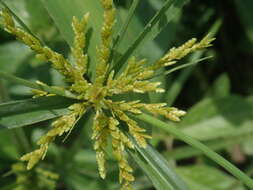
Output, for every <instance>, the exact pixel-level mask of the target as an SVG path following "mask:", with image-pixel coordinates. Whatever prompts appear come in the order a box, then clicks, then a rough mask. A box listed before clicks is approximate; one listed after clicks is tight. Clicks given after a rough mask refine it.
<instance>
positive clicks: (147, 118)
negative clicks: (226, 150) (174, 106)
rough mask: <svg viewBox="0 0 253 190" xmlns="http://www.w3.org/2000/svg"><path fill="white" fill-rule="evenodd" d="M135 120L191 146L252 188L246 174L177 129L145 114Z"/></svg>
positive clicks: (137, 116) (251, 181)
mask: <svg viewBox="0 0 253 190" xmlns="http://www.w3.org/2000/svg"><path fill="white" fill-rule="evenodd" d="M134 117H136V118H137V119H140V120H142V121H144V122H147V123H149V124H151V125H153V126H154V127H157V128H160V129H162V130H164V131H166V132H167V133H169V134H172V135H173V136H175V137H177V138H179V139H181V140H182V141H184V142H185V143H187V144H189V145H191V146H192V147H194V148H196V149H198V150H200V151H201V152H203V154H205V155H206V156H208V157H209V158H210V159H212V160H213V161H215V162H216V163H217V164H219V165H220V166H222V167H223V168H225V169H226V170H227V171H229V172H230V173H231V174H233V175H234V176H235V177H237V178H238V179H239V180H241V181H242V182H243V183H244V184H245V185H247V186H248V187H249V188H251V189H252V188H253V180H252V179H251V178H250V177H248V176H247V175H246V174H244V173H243V172H242V171H240V170H239V169H238V168H237V167H235V166H234V165H233V164H231V163H230V162H229V161H227V160H226V159H224V158H223V157H222V156H220V155H219V154H217V153H215V152H214V151H212V150H211V149H210V148H208V147H207V146H205V145H204V144H202V143H201V142H199V141H197V140H195V139H194V138H192V137H190V136H187V135H185V134H184V133H183V132H181V131H180V130H179V129H177V128H176V127H174V126H170V125H168V124H167V123H165V122H163V121H161V120H159V119H156V118H154V117H152V116H149V115H147V114H141V115H135V116H134Z"/></svg>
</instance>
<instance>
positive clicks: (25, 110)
mask: <svg viewBox="0 0 253 190" xmlns="http://www.w3.org/2000/svg"><path fill="white" fill-rule="evenodd" d="M73 102H74V101H73V100H71V99H67V98H63V97H57V96H55V97H42V98H36V99H28V100H20V101H13V102H7V103H3V104H0V129H6V128H7V129H11V128H16V127H23V126H27V125H31V124H34V123H38V122H41V121H46V120H49V119H53V118H56V117H59V116H61V115H64V114H66V113H68V112H69V110H68V109H67V107H68V106H69V105H71V104H72V103H73Z"/></svg>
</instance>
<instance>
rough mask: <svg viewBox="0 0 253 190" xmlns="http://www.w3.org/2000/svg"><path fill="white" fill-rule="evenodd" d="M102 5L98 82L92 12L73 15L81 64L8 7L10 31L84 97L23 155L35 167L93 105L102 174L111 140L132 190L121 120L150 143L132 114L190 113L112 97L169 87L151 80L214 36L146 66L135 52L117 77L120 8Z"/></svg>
mask: <svg viewBox="0 0 253 190" xmlns="http://www.w3.org/2000/svg"><path fill="white" fill-rule="evenodd" d="M101 4H102V6H103V8H104V23H103V26H102V29H101V44H100V45H99V46H98V48H97V66H96V78H95V81H94V82H93V83H91V82H89V81H87V80H86V79H85V78H84V75H85V74H86V73H87V65H88V55H87V54H86V53H84V52H83V50H84V47H85V41H86V37H85V33H86V29H87V23H88V18H89V13H87V14H85V15H84V17H83V18H82V19H81V20H78V19H77V18H76V17H73V22H72V27H73V30H74V34H75V38H74V45H73V48H72V49H71V52H72V56H73V58H74V60H75V63H74V64H70V62H69V61H68V60H66V59H65V58H64V57H63V56H62V55H61V54H59V53H56V52H54V51H53V50H51V49H50V48H48V47H44V46H42V45H41V44H40V42H39V41H38V40H37V39H36V38H34V37H33V36H31V35H30V34H28V33H26V32H24V31H23V30H22V29H20V28H18V27H16V26H15V23H14V21H13V19H12V17H11V15H10V13H9V12H8V10H3V12H2V17H3V19H4V26H5V29H6V31H8V32H10V33H12V34H13V35H15V36H16V37H17V38H18V39H19V40H21V41H22V42H23V43H25V44H26V45H28V46H29V47H30V48H31V49H32V50H33V51H35V52H36V53H37V56H38V57H39V58H42V59H43V60H46V61H48V62H51V63H52V66H53V67H54V68H55V69H56V70H58V71H59V72H60V73H61V74H62V75H63V76H64V77H65V79H66V81H67V82H69V83H70V86H69V87H67V90H69V91H71V92H72V93H74V94H76V95H77V99H78V100H79V103H76V104H73V105H72V106H70V107H69V110H70V113H69V114H67V115H64V116H62V117H60V118H58V119H57V120H56V121H54V122H53V123H52V128H51V129H50V130H49V131H48V133H47V134H46V135H45V136H43V137H41V139H40V140H39V141H38V145H39V149H37V150H35V151H33V152H31V153H28V154H26V155H24V156H23V157H22V158H21V160H23V161H28V165H27V168H28V169H31V168H32V167H33V166H34V165H35V164H36V163H37V162H38V161H39V160H41V159H43V158H44V157H45V155H46V152H47V149H48V147H49V145H50V143H51V142H53V141H54V139H55V138H56V137H57V136H61V135H62V134H64V133H69V132H71V130H72V128H73V127H74V125H75V124H76V122H77V121H78V120H79V119H80V118H81V117H82V116H83V115H84V113H85V112H86V111H87V109H90V108H91V109H93V110H94V112H95V117H94V121H93V135H92V139H93V141H94V150H95V151H96V158H97V163H98V170H99V174H100V176H101V177H102V178H105V177H106V153H105V149H106V146H107V144H108V143H109V142H111V146H112V150H113V154H114V156H115V159H116V160H117V161H118V167H119V181H120V183H121V184H122V188H121V189H122V190H130V189H131V182H132V181H134V176H133V169H132V168H131V167H130V166H129V164H128V162H127V159H126V156H125V152H124V150H125V149H126V148H128V149H134V145H133V143H132V141H131V140H130V139H129V138H128V137H127V136H126V135H125V132H126V131H124V130H123V128H122V127H121V126H122V125H121V124H123V123H124V124H125V125H126V126H127V127H128V133H129V134H130V135H131V136H132V137H133V138H134V139H135V141H136V142H137V143H138V145H139V146H141V147H143V148H145V147H146V144H147V139H150V138H151V136H149V135H148V134H147V133H146V130H145V129H143V128H141V127H140V126H139V124H138V122H137V121H135V120H133V119H132V118H131V117H130V116H129V114H141V113H142V112H143V111H147V112H150V113H152V114H154V115H161V116H164V117H165V118H167V119H169V120H172V121H176V122H177V121H180V118H181V117H182V116H183V115H185V112H184V111H182V110H178V109H177V108H174V107H167V106H166V103H158V104H148V103H142V102H140V101H139V100H135V101H129V102H127V101H113V99H112V97H113V96H115V95H118V94H125V93H129V92H133V93H147V92H156V93H162V92H164V89H162V88H161V87H159V86H160V83H159V82H152V81H151V80H150V79H151V78H152V77H154V75H155V72H156V71H158V70H159V69H161V68H162V67H165V66H169V65H172V64H175V63H176V62H177V61H178V60H179V59H181V58H183V57H185V56H186V55H188V54H189V53H192V52H194V51H196V50H199V49H202V48H206V47H209V46H210V45H211V42H212V40H213V39H209V38H204V39H203V40H201V41H200V42H197V40H196V39H195V38H193V39H191V40H189V41H188V42H186V43H185V44H183V45H182V46H180V47H178V48H172V49H171V50H169V51H168V52H167V53H166V54H165V55H164V56H163V57H162V58H161V59H159V60H158V61H156V62H155V63H154V64H152V65H150V66H147V65H146V61H145V60H137V59H136V58H135V57H132V58H130V59H129V60H128V65H127V67H126V68H125V69H124V70H123V72H121V73H120V74H119V75H117V76H115V74H114V71H109V64H110V63H109V61H110V56H111V47H112V36H113V26H114V23H115V8H114V6H113V1H112V0H101ZM35 93H36V94H37V96H43V95H49V93H47V92H43V91H36V92H35ZM108 139H111V141H108Z"/></svg>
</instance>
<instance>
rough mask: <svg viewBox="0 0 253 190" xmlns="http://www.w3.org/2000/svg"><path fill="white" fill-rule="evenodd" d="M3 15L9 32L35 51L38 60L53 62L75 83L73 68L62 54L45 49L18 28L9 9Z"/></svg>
mask: <svg viewBox="0 0 253 190" xmlns="http://www.w3.org/2000/svg"><path fill="white" fill-rule="evenodd" d="M1 15H2V17H3V23H4V27H5V29H6V31H7V32H9V33H11V34H13V35H14V36H16V37H17V39H18V40H20V41H22V42H23V43H24V44H26V45H27V46H29V47H30V48H31V49H32V50H33V51H35V52H36V53H37V57H38V58H40V59H42V60H44V61H48V62H51V63H52V64H53V67H54V68H55V69H56V70H58V71H59V72H60V73H61V74H62V75H64V76H65V77H66V79H68V81H74V74H73V68H72V66H71V65H70V63H68V61H67V60H66V59H65V58H64V57H63V56H62V55H61V54H59V53H56V52H54V51H53V50H51V49H50V48H48V47H43V46H42V45H41V43H40V41H39V40H38V39H36V38H35V37H33V36H32V35H31V34H29V33H27V32H25V31H23V30H22V29H20V28H18V27H16V26H15V23H14V20H13V18H12V16H11V14H10V13H9V11H8V10H7V9H4V10H3V11H2V14H1Z"/></svg>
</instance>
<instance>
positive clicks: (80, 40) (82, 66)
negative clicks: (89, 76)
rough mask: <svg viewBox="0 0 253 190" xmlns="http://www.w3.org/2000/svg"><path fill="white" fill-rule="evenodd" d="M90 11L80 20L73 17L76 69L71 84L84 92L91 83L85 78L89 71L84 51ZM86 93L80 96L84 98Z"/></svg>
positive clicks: (75, 90) (72, 88) (73, 89)
mask: <svg viewBox="0 0 253 190" xmlns="http://www.w3.org/2000/svg"><path fill="white" fill-rule="evenodd" d="M88 18H89V13H86V14H85V15H84V16H83V18H82V19H81V20H80V21H79V20H78V19H77V18H76V17H73V20H72V28H73V30H74V33H75V38H74V47H73V48H72V49H71V50H72V55H73V57H74V59H75V69H74V72H73V73H74V77H75V80H74V84H72V86H71V90H72V91H74V92H76V93H78V94H83V93H85V92H86V90H87V88H89V86H90V84H89V83H88V81H87V80H85V79H84V77H83V75H84V74H86V72H87V64H88V55H87V54H84V53H83V49H84V48H85V41H86V38H85V33H86V28H87V23H88ZM84 96H85V95H82V96H79V98H83V97H84Z"/></svg>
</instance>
